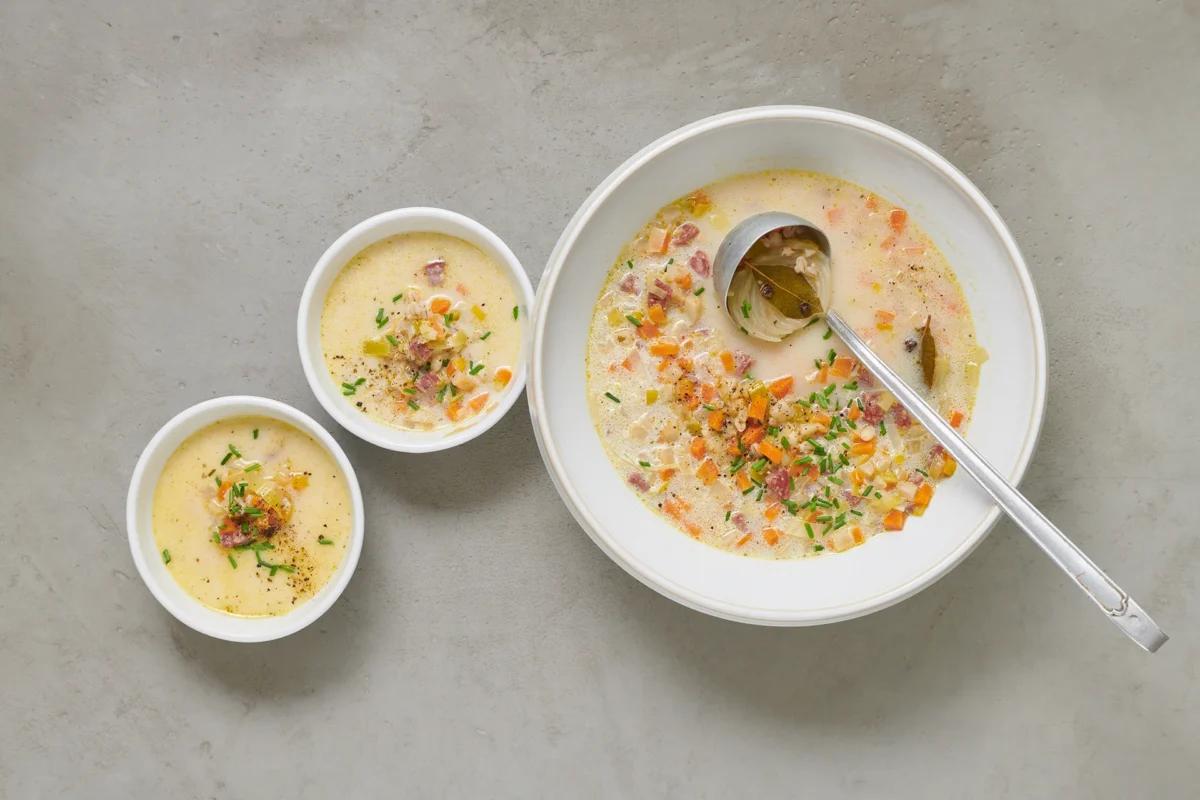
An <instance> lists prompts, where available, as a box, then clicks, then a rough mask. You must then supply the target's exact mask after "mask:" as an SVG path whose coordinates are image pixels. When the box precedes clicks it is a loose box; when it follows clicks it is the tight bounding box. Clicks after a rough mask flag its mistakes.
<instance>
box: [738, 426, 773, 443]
mask: <svg viewBox="0 0 1200 800" xmlns="http://www.w3.org/2000/svg"><path fill="white" fill-rule="evenodd" d="M766 435H767V429H766V428H764V427H763V426H762V425H748V426H746V430H745V431H743V432H742V436H741V439H742V444H744V445H746V447H749V446H750V445H752V444H754V443H755V442H760V441H762V438H763V437H764V436H766Z"/></svg>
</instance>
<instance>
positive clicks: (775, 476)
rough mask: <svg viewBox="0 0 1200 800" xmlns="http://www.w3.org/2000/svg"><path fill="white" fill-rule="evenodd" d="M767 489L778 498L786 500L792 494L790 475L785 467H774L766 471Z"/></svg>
mask: <svg viewBox="0 0 1200 800" xmlns="http://www.w3.org/2000/svg"><path fill="white" fill-rule="evenodd" d="M766 485H767V491H768V492H770V493H771V495H773V496H775V497H778V498H779V499H780V500H787V499H788V498H789V497H791V494H792V476H791V475H790V474H788V470H787V467H776V468H775V469H773V470H771V471H770V472H768V473H767V480H766Z"/></svg>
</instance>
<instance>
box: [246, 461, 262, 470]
mask: <svg viewBox="0 0 1200 800" xmlns="http://www.w3.org/2000/svg"><path fill="white" fill-rule="evenodd" d="M260 469H262V464H259V463H258V462H257V461H256V462H254V463H253V464H248V465H247V466H246V472H254V471H256V470H260Z"/></svg>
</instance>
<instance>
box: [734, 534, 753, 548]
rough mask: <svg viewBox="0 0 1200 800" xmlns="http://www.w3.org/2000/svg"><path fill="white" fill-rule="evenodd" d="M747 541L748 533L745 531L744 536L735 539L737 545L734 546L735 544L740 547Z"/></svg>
mask: <svg viewBox="0 0 1200 800" xmlns="http://www.w3.org/2000/svg"><path fill="white" fill-rule="evenodd" d="M748 541H750V534H748V533H747V534H746V535H745V536H743V537H742V538H740V539H738V540H737V545H736V546H737V547H741V546H742V545H744V544H745V543H746V542H748Z"/></svg>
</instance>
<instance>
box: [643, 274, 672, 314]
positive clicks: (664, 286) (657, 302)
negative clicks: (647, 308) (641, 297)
mask: <svg viewBox="0 0 1200 800" xmlns="http://www.w3.org/2000/svg"><path fill="white" fill-rule="evenodd" d="M649 295H650V296H649V297H648V298H647V299H646V303H647V305H652V306H660V307H662V308H666V307H667V303H669V302H671V285H670V284H669V283H666V282H665V281H663V280H662V279H661V278H655V279H654V286H653V287H652V288H651V289H650V292H649Z"/></svg>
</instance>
